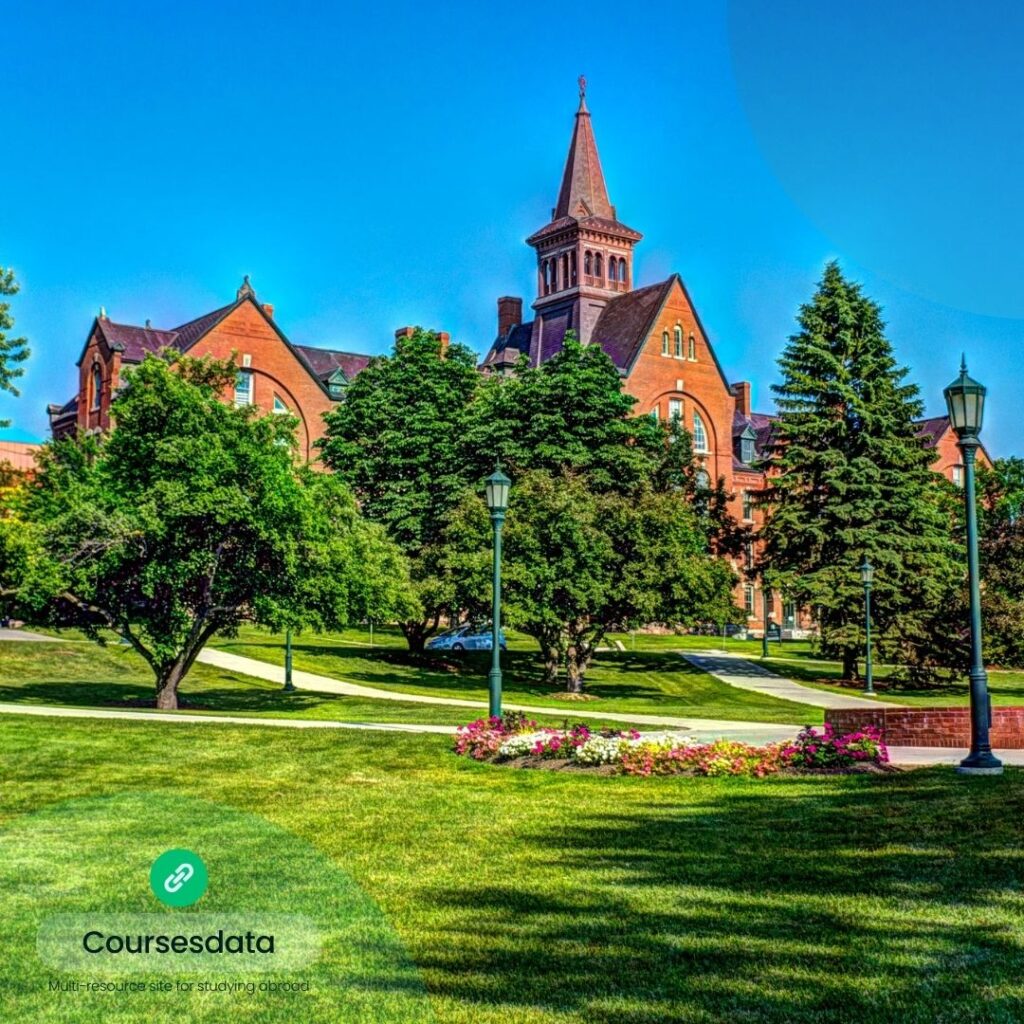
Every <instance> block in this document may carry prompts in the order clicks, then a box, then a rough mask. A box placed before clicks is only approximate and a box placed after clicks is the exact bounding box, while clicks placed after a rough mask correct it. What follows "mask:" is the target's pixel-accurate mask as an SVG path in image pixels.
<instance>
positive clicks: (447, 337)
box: [437, 331, 452, 359]
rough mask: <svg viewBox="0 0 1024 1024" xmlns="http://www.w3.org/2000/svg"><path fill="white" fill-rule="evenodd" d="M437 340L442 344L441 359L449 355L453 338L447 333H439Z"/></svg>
mask: <svg viewBox="0 0 1024 1024" xmlns="http://www.w3.org/2000/svg"><path fill="white" fill-rule="evenodd" d="M437 340H438V341H440V342H441V358H442V359H444V357H445V356H446V355H447V354H448V344H449V342H450V341H451V340H452V336H451V335H450V334H449V333H448V332H447V331H438V332H437Z"/></svg>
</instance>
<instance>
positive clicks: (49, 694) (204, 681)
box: [0, 641, 621, 727]
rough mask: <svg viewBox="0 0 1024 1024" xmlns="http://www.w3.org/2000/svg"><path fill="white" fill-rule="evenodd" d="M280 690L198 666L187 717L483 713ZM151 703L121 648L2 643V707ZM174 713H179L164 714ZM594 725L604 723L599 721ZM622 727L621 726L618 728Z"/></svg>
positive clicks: (144, 674) (424, 717)
mask: <svg viewBox="0 0 1024 1024" xmlns="http://www.w3.org/2000/svg"><path fill="white" fill-rule="evenodd" d="M283 677H284V674H283V670H282V684H280V685H279V684H275V683H271V682H267V681H266V680H262V679H255V678H253V677H252V676H246V675H240V674H238V673H235V672H227V671H224V670H222V669H218V668H215V667H213V666H211V665H203V664H202V663H198V662H197V663H196V664H195V665H194V666H193V668H192V671H191V672H190V673H189V674H188V676H187V677H186V679H185V682H184V683H183V684H182V688H181V699H182V701H183V706H182V708H181V710H182V711H185V712H188V713H190V714H225V715H227V714H229V715H246V716H253V717H257V718H258V717H261V716H269V717H273V718H316V719H330V720H333V721H340V722H409V723H425V724H431V725H450V726H453V727H454V726H457V725H462V724H464V723H465V722H468V721H470V720H471V719H473V718H476V717H479V716H480V715H482V714H484V713H485V709H483V708H481V709H480V710H479V711H476V710H474V709H472V708H458V707H447V706H445V705H443V704H417V703H413V702H411V701H400V700H399V701H387V700H369V699H364V698H362V697H344V696H336V695H334V694H324V693H313V692H311V691H309V690H298V691H296V692H295V693H291V694H286V693H283V692H282V690H281V685H283ZM152 697H153V676H152V673H151V672H150V670H149V668H148V667H147V666H146V665H145V663H144V662H143V661H142V659H141V658H140V657H139V656H138V655H137V654H136V653H135V652H134V651H132V650H130V649H129V648H127V647H123V646H120V645H118V644H116V643H115V644H108V645H107V646H105V647H100V646H98V645H96V644H93V643H89V642H84V643H79V642H70V641H65V642H58V643H27V642H21V641H15V642H11V641H8V642H2V641H0V702H14V703H23V704H43V705H58V706H71V707H111V708H114V707H127V706H132V704H133V702H145V701H149V700H151V699H152ZM573 710H574V709H573V708H572V707H571V706H567V707H566V708H565V711H564V714H563V715H562V716H561V717H559V716H558V715H556V714H553V715H552V716H551V717H550V718H545V717H544V716H538V721H539V722H540V723H541V724H551V725H559V724H561V723H562V721H563V720H564V718H565V717H566V716H569V717H571V716H572V712H573ZM167 713H168V714H174V712H167ZM594 724H598V725H600V724H602V723H601V722H600V720H597V721H596V722H595V723H594ZM620 727H621V726H620Z"/></svg>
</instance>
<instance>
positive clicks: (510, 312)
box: [498, 295, 523, 338]
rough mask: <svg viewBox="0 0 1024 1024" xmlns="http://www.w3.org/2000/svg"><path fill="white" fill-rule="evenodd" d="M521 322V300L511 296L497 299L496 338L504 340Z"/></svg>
mask: <svg viewBox="0 0 1024 1024" xmlns="http://www.w3.org/2000/svg"><path fill="white" fill-rule="evenodd" d="M522 322H523V300H522V299H519V298H516V297H515V296H512V295H503V296H502V297H501V298H500V299H498V337H499V338H504V337H505V335H506V334H508V332H509V331H511V330H512V328H513V327H518V326H519V325H520V324H521V323H522Z"/></svg>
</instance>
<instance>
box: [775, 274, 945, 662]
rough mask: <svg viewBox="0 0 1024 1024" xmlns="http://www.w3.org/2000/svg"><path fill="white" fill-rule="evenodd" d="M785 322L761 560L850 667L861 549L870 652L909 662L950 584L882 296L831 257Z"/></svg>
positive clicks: (856, 643)
mask: <svg viewBox="0 0 1024 1024" xmlns="http://www.w3.org/2000/svg"><path fill="white" fill-rule="evenodd" d="M798 325H799V330H798V331H797V333H796V334H794V335H792V336H791V337H790V339H789V343H788V345H787V346H786V349H785V350H784V352H783V354H782V356H781V357H780V359H779V366H780V369H781V371H782V383H781V384H779V385H776V386H774V388H773V390H774V392H775V394H776V396H777V401H778V406H779V410H780V418H779V422H778V426H777V436H776V447H775V451H774V454H773V456H772V459H771V465H770V470H771V472H772V476H771V478H770V487H769V489H768V491H767V492H766V496H765V501H766V504H767V513H768V514H767V521H766V524H765V527H764V533H763V537H764V541H765V548H764V552H763V558H762V565H761V567H760V568H761V569H762V571H764V572H765V574H766V580H767V582H768V584H769V585H770V586H772V587H775V588H779V589H781V590H782V591H783V593H785V594H786V595H787V597H789V598H790V599H792V600H795V601H797V602H799V603H801V604H804V605H809V606H811V607H813V608H814V610H815V613H816V616H817V619H818V622H819V624H820V627H821V633H822V645H823V648H824V649H825V651H826V652H828V653H830V654H833V655H838V656H841V658H842V662H843V674H844V676H845V677H847V678H855V677H856V674H857V659H858V656H859V655H860V654H861V652H862V651H863V645H864V636H863V622H864V591H863V586H862V583H861V577H860V573H859V571H858V567H859V565H860V563H861V562H862V560H863V559H864V558H865V557H867V558H868V559H869V560H870V561H871V562H872V564H873V565H874V566H875V582H874V590H873V595H872V597H873V600H872V612H873V618H874V626H875V636H876V637H877V640H878V643H879V647H880V650H881V653H882V654H883V655H886V654H887V655H889V656H890V657H897V656H898V657H902V658H903V659H904V660H909V661H911V662H913V661H918V660H921V659H920V657H919V655H921V654H922V653H923V652H926V651H927V648H928V645H929V642H930V641H929V637H928V633H927V623H928V616H929V612H930V611H933V610H934V609H936V608H937V607H939V606H940V604H941V602H942V600H943V599H944V597H945V596H946V595H948V594H949V593H950V592H951V590H953V589H955V587H956V585H957V582H958V577H959V567H958V565H957V562H956V559H955V557H954V554H955V553H954V551H953V549H952V541H951V537H950V525H949V522H948V519H947V518H946V517H945V516H944V515H943V512H942V499H941V492H940V488H938V487H937V486H936V481H935V476H934V474H933V473H932V471H931V469H930V462H931V457H930V454H929V453H928V452H927V451H926V450H925V449H924V447H923V445H922V443H921V441H920V439H919V438H918V437H917V436H916V431H915V426H914V421H915V419H917V418H919V417H920V416H921V413H922V405H921V402H920V399H919V398H918V390H917V387H916V386H915V385H913V384H910V383H908V382H907V381H906V380H905V377H906V372H907V371H906V369H905V368H904V367H901V366H899V365H898V364H897V362H896V360H895V358H894V356H893V352H892V347H891V345H890V344H889V342H888V340H887V339H886V337H885V334H884V324H883V321H882V316H881V309H880V308H879V307H878V306H877V305H876V304H875V303H874V302H872V301H871V300H870V299H869V298H867V297H866V296H865V295H864V294H863V293H862V291H861V289H860V286H859V285H856V284H853V283H851V282H849V281H847V280H846V279H845V278H844V276H843V274H842V272H841V271H840V269H839V267H838V265H837V264H836V263H830V264H828V266H827V267H826V268H825V273H824V277H823V278H822V280H821V282H820V284H819V287H818V290H817V292H816V293H815V295H814V297H813V298H812V299H811V301H810V302H808V303H807V304H805V305H804V306H803V307H801V310H800V314H799V317H798Z"/></svg>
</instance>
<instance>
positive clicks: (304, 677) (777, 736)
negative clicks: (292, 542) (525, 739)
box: [196, 647, 801, 743]
mask: <svg viewBox="0 0 1024 1024" xmlns="http://www.w3.org/2000/svg"><path fill="white" fill-rule="evenodd" d="M196 660H197V661H201V662H203V664H205V665H214V666H216V667H217V668H222V669H225V670H227V671H229V672H238V673H240V674H242V675H247V676H254V677H255V678H257V679H266V680H269V681H270V682H274V683H279V682H281V680H282V678H283V676H284V669H283V668H282V667H281V666H280V665H272V664H271V663H270V662H266V661H258V660H256V659H255V658H246V657H243V656H242V655H240V654H229V653H228V652H227V651H220V650H217V649H216V648H211V647H207V648H206V649H205V650H204V651H203V652H202V653H201V654H200V655H199V657H198V658H197V659H196ZM292 681H293V682H294V683H295V685H296V686H297V687H299V689H302V690H312V691H314V692H317V693H334V694H339V695H341V696H345V697H365V698H368V699H370V700H391V701H401V702H402V703H413V704H443V705H446V706H448V707H459V708H471V709H472V710H473V711H475V712H477V714H479V713H480V711H481V710H482V709H486V707H487V704H486V703H485V702H484V701H478V700H465V699H463V698H460V697H429V696H427V695H426V694H421V693H399V692H396V691H395V690H381V689H378V688H377V687H373V686H361V685H360V684H358V683H346V682H343V681H342V680H340V679H331V678H330V677H328V676H320V675H316V674H315V673H313V672H302V671H300V670H295V671H293V672H292ZM503 707H504V708H505V709H506V710H508V711H522V712H524V713H526V714H528V715H548V716H550V717H555V718H557V717H559V716H561V715H564V716H565V717H568V718H596V719H600V720H601V721H604V722H623V723H624V724H626V725H653V726H658V727H660V728H670V729H685V730H686V731H687V732H689V733H691V734H692V735H693V738H694V739H698V740H703V739H717V738H719V737H721V736H727V737H728V738H729V739H735V740H742V741H743V742H746V743H776V742H779V741H781V740H788V739H792V738H793V737H794V736H795V735H796V734H797V733H798V732H799V731H800V729H801V723H794V724H793V725H786V724H782V725H780V724H778V723H771V722H733V721H729V720H727V719H719V718H679V717H676V716H674V715H632V714H623V713H621V712H610V711H589V710H583V709H581V708H578V707H576V706H575V705H567V706H566V707H565V708H564V709H563V708H557V707H555V708H552V707H540V706H537V705H533V704H503Z"/></svg>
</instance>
